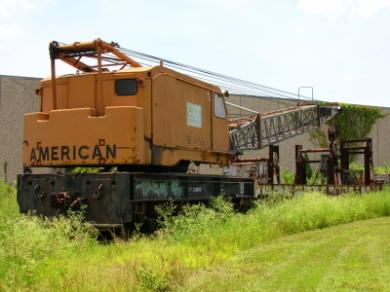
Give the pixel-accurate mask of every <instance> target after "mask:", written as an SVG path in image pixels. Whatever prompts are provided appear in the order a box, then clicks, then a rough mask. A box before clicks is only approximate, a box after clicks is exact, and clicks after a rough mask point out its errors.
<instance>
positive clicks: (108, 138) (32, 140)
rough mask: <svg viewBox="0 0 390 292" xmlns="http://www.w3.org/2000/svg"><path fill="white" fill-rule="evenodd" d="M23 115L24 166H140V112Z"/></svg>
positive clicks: (110, 110) (131, 109)
mask: <svg viewBox="0 0 390 292" xmlns="http://www.w3.org/2000/svg"><path fill="white" fill-rule="evenodd" d="M93 115H94V110H92V109H90V108H84V109H71V110H69V109H66V110H56V111H51V112H49V114H44V113H34V114H26V115H25V119H24V125H25V127H24V149H23V164H24V165H25V166H55V165H59V166H60V165H105V164H106V165H114V164H142V163H144V150H145V149H144V128H143V119H144V117H143V110H142V109H141V108H138V107H131V106H127V107H107V108H106V115H105V116H101V117H93Z"/></svg>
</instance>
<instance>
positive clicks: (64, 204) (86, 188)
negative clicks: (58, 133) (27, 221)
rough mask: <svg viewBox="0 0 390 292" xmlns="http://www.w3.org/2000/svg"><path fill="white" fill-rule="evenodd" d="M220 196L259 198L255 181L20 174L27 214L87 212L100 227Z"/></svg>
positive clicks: (21, 204)
mask: <svg viewBox="0 0 390 292" xmlns="http://www.w3.org/2000/svg"><path fill="white" fill-rule="evenodd" d="M217 196H223V197H224V198H227V199H230V200H233V201H234V202H241V201H242V202H248V201H251V200H252V199H254V198H255V182H254V180H253V179H246V178H236V177H227V176H218V175H190V174H180V173H179V174H176V173H136V172H113V173H66V174H30V173H25V174H20V175H18V179H17V200H18V204H19V207H20V212H21V213H32V214H36V215H38V216H43V217H54V216H58V215H61V214H67V213H68V211H69V210H83V212H84V214H85V219H86V220H87V221H89V222H92V223H94V224H96V225H97V226H99V225H100V226H120V225H122V224H125V223H131V222H134V221H135V218H137V217H140V216H142V215H144V214H145V213H147V212H151V209H154V206H155V205H156V204H159V203H163V202H173V203H179V204H182V203H190V202H207V201H210V200H211V199H212V198H214V197H217Z"/></svg>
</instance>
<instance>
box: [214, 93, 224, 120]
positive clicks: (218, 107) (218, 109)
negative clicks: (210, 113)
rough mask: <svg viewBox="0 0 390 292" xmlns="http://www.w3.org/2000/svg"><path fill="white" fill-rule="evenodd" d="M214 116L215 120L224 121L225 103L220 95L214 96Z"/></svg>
mask: <svg viewBox="0 0 390 292" xmlns="http://www.w3.org/2000/svg"><path fill="white" fill-rule="evenodd" d="M214 114H215V116H216V117H217V118H221V119H226V111H225V102H224V100H223V96H222V95H221V94H217V93H216V94H214Z"/></svg>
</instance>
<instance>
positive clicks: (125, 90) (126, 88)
mask: <svg viewBox="0 0 390 292" xmlns="http://www.w3.org/2000/svg"><path fill="white" fill-rule="evenodd" d="M137 90H138V82H137V79H134V78H131V79H118V80H116V81H115V94H116V95H136V94H137Z"/></svg>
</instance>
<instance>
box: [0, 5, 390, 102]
mask: <svg viewBox="0 0 390 292" xmlns="http://www.w3.org/2000/svg"><path fill="white" fill-rule="evenodd" d="M389 28H390V0H273V1H269V0H268V1H266V0H258V1H255V0H237V1H233V0H176V1H169V0H166V1H162V0H161V1H153V0H149V1H119V0H105V1H100V0H95V1H89V0H85V1H82V0H80V1H70V0H69V1H55V0H0V74H3V75H21V76H37V77H45V76H47V75H48V73H49V57H48V50H47V47H48V43H49V41H51V40H58V41H61V42H74V41H85V40H92V39H95V38H97V37H100V38H102V39H104V40H106V41H116V42H118V43H119V44H120V45H121V46H122V47H125V48H130V49H134V50H137V51H142V52H145V53H149V54H152V55H157V56H160V57H165V58H167V59H173V60H176V61H179V62H182V63H185V64H190V65H194V66H197V67H201V68H205V69H209V70H212V71H215V72H219V73H223V74H226V75H231V76H234V77H239V78H242V79H246V80H249V81H254V82H258V83H262V84H266V85H269V86H273V87H276V88H280V89H284V90H288V91H292V92H296V91H297V88H298V87H299V86H302V85H311V86H314V88H315V97H316V98H319V99H325V100H330V101H341V102H350V103H361V104H370V105H380V106H390V74H389V71H390V56H389V55H390V29H389Z"/></svg>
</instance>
